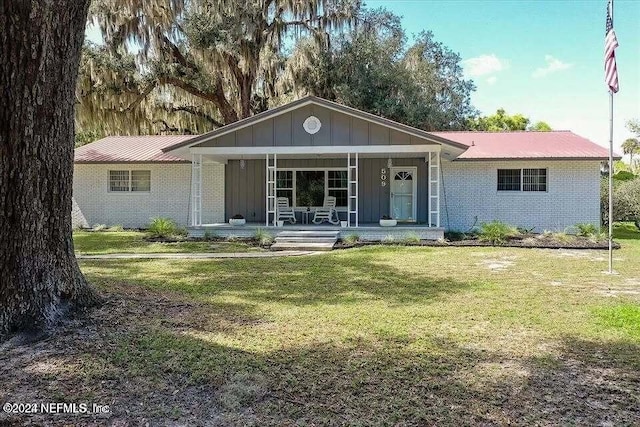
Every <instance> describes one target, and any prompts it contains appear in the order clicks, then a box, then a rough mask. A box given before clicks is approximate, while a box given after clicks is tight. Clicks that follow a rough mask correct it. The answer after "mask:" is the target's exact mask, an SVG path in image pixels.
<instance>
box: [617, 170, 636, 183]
mask: <svg viewBox="0 0 640 427" xmlns="http://www.w3.org/2000/svg"><path fill="white" fill-rule="evenodd" d="M636 177H637V175H634V174H633V173H632V172H629V171H620V172H616V173H614V174H613V179H615V180H617V181H631V180H632V179H636Z"/></svg>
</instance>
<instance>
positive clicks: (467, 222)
mask: <svg viewBox="0 0 640 427" xmlns="http://www.w3.org/2000/svg"><path fill="white" fill-rule="evenodd" d="M606 158H607V151H606V150H605V149H604V148H602V147H600V146H598V145H596V144H594V143H593V142H591V141H589V140H587V139H585V138H582V137H580V136H578V135H575V134H573V133H572V132H568V131H556V132H493V133H491V132H487V133H484V132H480V133H476V132H431V133H428V132H424V131H422V130H419V129H415V128H411V127H409V126H405V125H402V124H400V123H396V122H392V121H389V120H386V119H383V118H380V117H377V116H374V115H371V114H368V113H364V112H362V111H358V110H354V109H352V108H348V107H344V106H342V105H339V104H335V103H333V102H329V101H326V100H323V99H320V98H315V97H306V98H303V99H300V100H298V101H294V102H292V103H290V104H287V105H285V106H282V107H278V108H275V109H273V110H269V111H266V112H264V113H261V114H258V115H256V116H253V117H251V118H249V119H245V120H241V121H239V122H236V123H233V124H231V125H228V126H225V127H222V128H220V129H217V130H215V131H213V132H210V133H208V134H205V135H200V136H196V137H193V136H148V137H108V138H104V139H102V140H100V141H96V142H94V143H92V144H89V145H86V146H84V147H81V148H79V149H76V153H75V160H76V165H75V175H74V189H73V190H74V199H75V202H77V207H78V209H75V210H74V212H75V214H74V220H75V221H76V224H77V225H80V226H82V225H84V226H87V225H89V226H91V225H94V224H106V225H116V224H119V225H123V226H124V227H136V228H141V227H144V226H145V225H146V224H148V223H149V221H150V219H151V218H153V217H169V218H172V219H174V220H175V221H176V222H177V223H178V224H181V225H185V226H190V227H192V228H191V229H192V230H203V229H206V228H207V227H217V228H216V230H221V229H222V228H220V227H221V224H226V223H227V221H228V219H229V218H230V217H231V216H232V215H234V214H241V215H243V216H244V217H245V218H246V220H247V222H248V223H255V224H256V225H258V224H261V225H262V226H269V227H270V226H273V225H275V222H276V217H277V215H278V212H277V211H276V208H275V200H276V198H281V199H282V198H286V199H287V202H288V203H289V204H290V205H291V207H292V208H293V209H294V211H295V217H296V218H297V221H296V224H298V225H299V224H300V223H303V222H308V220H309V212H311V213H312V212H313V211H314V210H315V209H317V208H318V206H322V203H323V202H322V200H323V195H324V198H325V199H326V198H327V197H328V196H330V197H335V198H336V200H337V209H336V210H337V217H338V219H340V220H342V221H344V223H345V224H343V225H345V226H346V227H348V228H349V229H351V228H360V229H362V230H363V229H365V228H366V227H372V226H374V225H376V226H377V222H378V219H379V218H380V217H381V216H383V215H390V216H392V217H393V218H395V219H397V220H398V222H399V224H405V225H407V226H409V225H410V226H412V227H414V228H413V229H414V230H422V231H424V234H423V235H424V236H431V237H438V236H441V235H442V232H443V231H444V230H445V229H449V230H459V231H466V230H468V229H470V228H471V227H473V226H474V225H479V224H480V223H482V222H487V221H492V220H501V221H505V222H507V223H510V224H513V225H516V226H520V227H524V228H533V229H535V230H537V231H542V230H564V229H566V228H568V227H571V226H573V225H574V224H576V223H583V222H589V223H593V224H596V225H599V223H600V207H599V206H600V205H599V204H600V163H601V161H603V160H605V159H606ZM312 188H315V189H316V190H313V191H315V193H314V192H313V191H312V190H311V189H312ZM322 188H324V191H322ZM318 191H320V192H319V193H318Z"/></svg>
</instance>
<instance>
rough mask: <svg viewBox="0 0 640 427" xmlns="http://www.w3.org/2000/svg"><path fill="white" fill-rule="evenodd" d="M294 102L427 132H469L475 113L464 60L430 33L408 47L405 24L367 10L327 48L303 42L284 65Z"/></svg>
mask: <svg viewBox="0 0 640 427" xmlns="http://www.w3.org/2000/svg"><path fill="white" fill-rule="evenodd" d="M286 77H287V78H286V79H284V80H283V84H285V85H288V86H287V87H285V88H284V92H291V93H293V94H294V96H300V95H303V94H307V93H310V94H313V95H317V96H321V97H324V98H327V99H330V100H335V101H337V102H339V103H342V104H344V105H347V106H350V107H354V108H358V109H360V110H363V111H367V112H370V113H373V114H376V115H379V116H383V117H386V118H388V119H391V120H395V121H399V122H402V123H406V124H408V125H411V126H414V127H417V128H420V129H424V130H446V129H463V128H464V127H465V125H466V123H467V122H468V121H469V119H470V117H473V116H474V115H475V114H476V110H475V109H474V108H473V107H472V106H471V100H470V96H471V93H472V91H473V90H474V89H475V87H474V85H473V82H471V81H469V80H465V79H464V77H463V75H462V68H461V66H460V57H459V56H458V55H457V54H456V53H454V52H452V51H451V50H450V49H449V48H447V47H446V46H444V45H443V44H442V43H440V42H437V41H435V40H434V38H433V34H431V33H430V32H422V33H420V34H419V35H418V36H417V37H416V39H415V41H414V42H413V43H412V44H411V45H408V44H407V38H406V35H405V33H404V30H403V29H402V27H401V25H400V18H399V17H398V16H396V15H394V14H392V13H390V12H388V11H386V10H384V9H377V10H367V11H363V13H362V14H361V17H360V19H359V21H358V23H357V25H356V26H354V27H352V28H351V29H350V30H349V31H346V32H344V33H342V34H340V35H338V36H337V37H335V38H334V39H333V43H332V45H331V46H329V49H323V48H322V46H320V45H318V44H316V43H309V42H302V43H299V44H298V45H297V46H296V48H295V49H294V51H293V53H292V55H291V56H290V57H289V58H288V60H287V64H286Z"/></svg>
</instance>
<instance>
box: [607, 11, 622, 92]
mask: <svg viewBox="0 0 640 427" xmlns="http://www.w3.org/2000/svg"><path fill="white" fill-rule="evenodd" d="M612 9H613V0H609V1H608V2H607V29H606V33H605V38H604V81H605V83H606V84H607V86H609V90H611V92H613V93H616V92H618V89H619V86H618V67H617V66H616V48H617V47H618V39H617V38H616V32H615V31H614V30H613V18H612V17H611V13H612Z"/></svg>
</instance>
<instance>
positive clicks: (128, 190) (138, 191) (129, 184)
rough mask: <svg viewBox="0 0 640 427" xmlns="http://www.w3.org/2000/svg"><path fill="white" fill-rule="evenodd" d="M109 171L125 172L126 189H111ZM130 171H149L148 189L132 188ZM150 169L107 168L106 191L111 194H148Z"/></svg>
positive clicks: (149, 191) (149, 190)
mask: <svg viewBox="0 0 640 427" xmlns="http://www.w3.org/2000/svg"><path fill="white" fill-rule="evenodd" d="M111 172H127V184H128V185H127V190H126V191H124V190H123V191H120V190H112V189H111ZM132 172H149V189H148V190H144V191H142V190H133V174H132ZM151 179H152V177H151V170H150V169H109V170H107V192H108V193H113V194H149V193H151Z"/></svg>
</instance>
